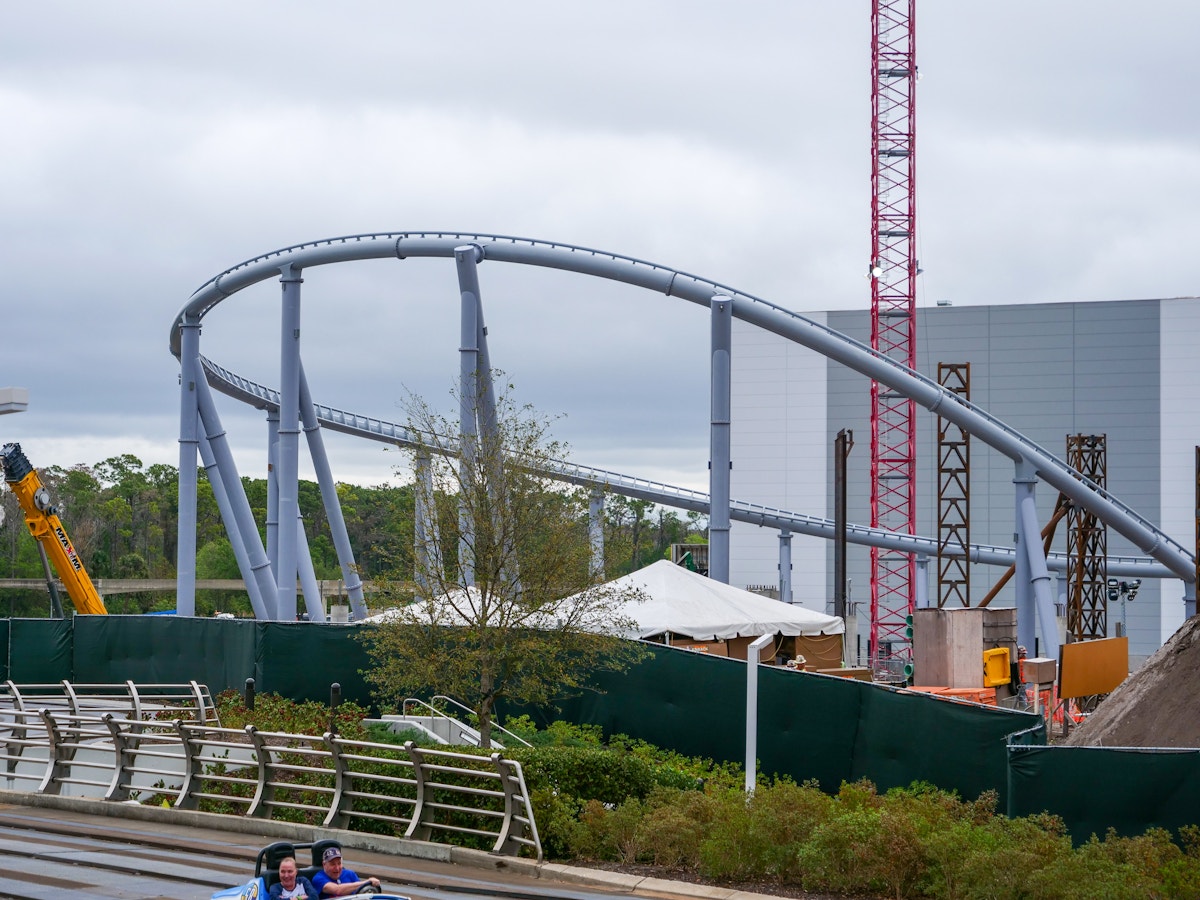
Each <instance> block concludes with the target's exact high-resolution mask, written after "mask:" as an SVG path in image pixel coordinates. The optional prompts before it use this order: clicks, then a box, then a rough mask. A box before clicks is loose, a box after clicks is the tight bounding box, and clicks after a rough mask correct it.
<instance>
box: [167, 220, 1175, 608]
mask: <svg viewBox="0 0 1200 900" xmlns="http://www.w3.org/2000/svg"><path fill="white" fill-rule="evenodd" d="M464 244H474V245H475V246H477V247H478V248H479V249H478V255H479V257H480V258H481V259H482V260H487V261H495V262H508V263H515V264H520V265H532V266H542V267H547V268H553V269H559V270H563V271H570V272H576V273H579V274H584V275H590V276H594V277H600V278H606V279H609V280H613V281H619V282H622V283H625V284H630V285H634V286H638V287H643V288H647V289H649V290H653V291H656V292H658V293H662V294H666V295H667V296H672V297H679V298H681V299H684V300H687V301H689V302H692V303H696V304H698V305H701V306H704V307H706V308H707V307H708V306H709V303H710V301H711V300H712V298H713V297H714V296H717V295H720V296H727V297H731V298H733V301H734V302H733V316H734V317H735V318H738V319H741V320H742V321H744V322H748V323H750V324H753V325H756V326H758V327H761V328H765V329H766V330H768V331H771V332H773V333H775V334H778V335H780V336H782V337H784V338H787V339H788V340H791V341H793V342H795V343H799V344H802V345H804V346H806V347H809V348H810V349H813V350H815V351H817V352H818V353H821V354H822V355H823V356H825V357H827V358H829V359H833V360H835V361H837V362H840V363H842V364H844V365H846V366H848V367H849V368H852V369H854V370H855V371H858V372H860V373H862V374H863V375H865V376H867V377H868V378H871V379H872V380H875V381H878V382H880V383H883V384H886V385H888V386H889V387H891V388H892V389H894V390H896V391H898V392H900V393H901V394H903V395H904V396H907V397H910V398H911V399H913V400H914V401H915V402H917V403H920V404H921V405H922V406H923V407H925V408H926V409H928V410H929V411H931V412H934V413H936V414H937V415H939V416H942V417H944V418H946V419H948V420H950V421H952V422H954V423H955V424H957V425H959V426H960V427H961V428H963V430H965V431H967V432H968V433H970V434H972V435H974V436H975V437H977V438H979V439H980V440H982V441H984V442H985V443H987V444H988V445H989V446H991V447H993V448H994V449H996V450H998V451H999V452H1001V453H1003V454H1004V455H1006V456H1008V457H1009V458H1010V459H1012V460H1013V461H1014V462H1015V463H1017V464H1020V465H1024V466H1026V467H1028V468H1029V469H1030V470H1031V471H1033V472H1035V473H1036V474H1037V476H1038V477H1039V478H1041V479H1042V480H1043V481H1045V482H1047V483H1048V484H1049V485H1050V486H1051V487H1053V488H1055V489H1057V490H1058V491H1060V492H1062V493H1063V494H1065V495H1066V496H1068V497H1070V498H1071V499H1072V500H1073V501H1075V502H1076V503H1077V504H1078V505H1079V506H1081V507H1083V508H1085V509H1088V510H1089V511H1091V512H1092V513H1094V514H1095V515H1096V516H1097V517H1098V518H1099V519H1100V520H1102V521H1103V522H1105V523H1106V524H1107V525H1108V526H1110V527H1112V528H1113V529H1114V530H1116V531H1117V532H1119V533H1120V534H1122V535H1124V536H1125V537H1126V538H1128V539H1129V540H1130V541H1132V542H1133V543H1134V545H1135V546H1137V547H1139V548H1141V549H1142V551H1143V552H1144V553H1146V554H1147V555H1149V556H1151V557H1153V558H1154V559H1155V560H1157V561H1158V562H1159V563H1161V564H1162V565H1163V566H1164V567H1165V568H1166V569H1167V570H1168V571H1169V572H1170V573H1171V574H1173V575H1174V576H1175V577H1178V578H1179V579H1181V580H1182V581H1183V582H1184V583H1185V585H1186V586H1187V588H1188V593H1189V595H1192V596H1193V597H1194V583H1195V578H1196V576H1195V561H1194V559H1193V556H1192V553H1191V551H1190V550H1189V549H1187V548H1186V547H1184V546H1183V545H1181V544H1179V543H1178V542H1176V541H1174V540H1173V539H1172V538H1171V537H1170V536H1169V535H1167V534H1165V533H1164V532H1163V531H1161V530H1160V529H1159V528H1158V527H1157V526H1156V525H1154V524H1153V523H1152V522H1150V521H1149V520H1147V519H1146V518H1144V517H1143V516H1141V515H1140V514H1139V513H1137V512H1136V511H1135V510H1133V509H1132V508H1130V507H1128V506H1126V505H1125V504H1124V503H1122V502H1121V501H1120V500H1119V499H1118V498H1117V497H1115V496H1114V495H1112V494H1110V493H1108V492H1107V491H1106V490H1104V489H1103V488H1101V487H1100V486H1098V485H1096V484H1095V483H1093V482H1091V481H1089V480H1088V479H1086V478H1082V477H1081V476H1080V475H1079V474H1078V473H1077V472H1075V471H1074V470H1073V469H1072V468H1071V467H1070V466H1069V465H1067V463H1065V462H1064V461H1063V460H1061V459H1059V458H1058V457H1056V456H1054V455H1053V454H1052V453H1050V452H1048V451H1047V450H1045V449H1044V448H1042V447H1041V446H1039V445H1038V444H1036V443H1035V442H1033V441H1032V440H1030V439H1029V438H1027V437H1025V436H1024V435H1022V434H1021V433H1019V432H1018V431H1016V430H1015V429H1013V428H1011V427H1010V426H1008V425H1007V424H1005V423H1004V422H1002V421H1001V420H999V419H997V418H996V417H994V416H992V415H991V414H990V413H988V412H986V411H985V410H983V409H981V408H979V407H977V406H975V405H974V404H972V403H970V402H968V401H966V400H964V399H963V398H962V397H960V396H958V395H956V394H954V393H953V392H951V391H948V390H946V389H944V388H943V387H942V386H941V385H939V384H937V383H936V382H935V381H933V380H932V379H930V378H927V377H926V376H924V375H921V374H920V373H919V372H915V371H913V370H911V369H908V368H907V367H905V366H903V365H902V364H900V363H898V362H896V361H894V360H892V359H889V358H888V357H886V356H884V355H883V354H880V353H878V352H876V351H874V350H872V349H871V348H870V347H868V346H866V345H864V344H862V343H860V342H858V341H855V340H853V339H851V338H849V337H847V336H846V335H844V334H841V333H839V332H836V331H834V330H832V329H830V328H828V327H826V326H824V325H820V324H818V323H816V322H814V321H812V320H811V319H807V318H805V317H804V316H801V315H799V314H798V313H794V312H792V311H790V310H787V309H785V308H783V307H780V306H777V305H776V304H773V303H770V302H768V301H766V300H763V299H761V298H759V297H755V296H753V295H751V294H746V293H744V292H741V291H738V290H736V289H734V288H731V287H729V286H727V285H723V284H720V283H719V282H715V281H711V280H709V279H705V278H700V277H697V276H695V275H691V274H688V273H686V272H681V271H678V270H675V269H671V268H668V267H665V266H660V265H657V264H654V263H649V262H646V261H644V260H639V259H634V258H632V257H626V256H619V255H616V254H611V253H605V252H601V251H597V250H592V249H589V248H585V247H578V246H572V245H569V244H559V243H550V242H543V241H535V240H529V239H526V238H518V237H511V236H501V235H488V234H474V233H467V232H445V231H443V232H389V233H382V234H363V235H348V236H344V237H338V238H330V239H327V240H323V241H315V242H311V243H306V244H298V245H295V246H292V247H286V248H283V249H281V250H277V251H274V252H271V253H268V254H264V255H262V256H257V257H254V258H253V259H250V260H247V261H246V262H244V263H241V264H239V265H237V266H234V267H232V268H230V269H227V270H226V271H224V272H222V273H220V274H219V275H217V276H215V277H213V278H211V279H210V280H209V281H207V282H205V283H204V284H203V285H201V287H200V288H199V289H198V290H197V291H196V292H195V293H193V295H192V296H191V298H190V299H189V300H188V302H187V303H186V304H185V306H184V307H183V309H182V310H181V311H180V312H179V314H178V315H177V316H176V319H175V321H174V323H173V324H172V326H171V333H170V346H171V350H172V352H173V353H174V354H175V355H176V356H177V357H178V356H180V352H181V333H182V332H181V329H182V327H183V326H184V325H185V323H190V324H192V325H195V324H197V323H199V321H200V320H201V319H202V318H203V316H204V315H205V314H206V313H207V312H208V311H209V310H211V309H212V308H213V307H215V306H216V305H217V304H219V303H221V302H222V301H223V300H225V299H226V298H228V297H230V296H232V295H233V294H235V293H236V292H238V291H240V290H242V289H243V288H246V287H249V286H250V285H253V284H256V283H258V282H261V281H264V280H266V279H268V278H272V277H275V276H276V275H279V274H281V272H282V271H287V272H288V273H294V272H298V271H302V270H303V269H304V268H308V267H311V266H319V265H329V264H332V263H338V262H348V261H353V260H366V259H383V258H394V259H398V260H404V259H407V258H410V257H441V258H450V257H453V256H454V251H455V249H456V248H458V247H461V246H463V245H464ZM214 386H216V385H214ZM357 418H364V417H357ZM331 427H332V426H331ZM684 508H691V507H687V506H685V507H684ZM761 516H762V519H761V521H762V524H764V525H770V526H771V527H793V525H792V524H787V525H783V524H778V525H777V524H776V522H775V520H774V516H773V514H771V513H768V512H766V510H765V509H764V510H763V511H762V513H761ZM818 521H823V520H818ZM791 522H792V523H794V522H795V519H792V520H791ZM818 530H819V531H820V530H821V529H818ZM821 536H829V535H827V534H825V533H824V532H823V531H822V533H821ZM860 536H861V533H856V536H855V537H856V539H857V538H858V537H860ZM902 543H903V544H904V546H901V547H899V548H897V549H902V550H904V549H908V550H910V551H911V552H928V551H925V550H920V549H918V548H917V546H915V544H909V543H906V542H903V541H902ZM972 552H974V550H973V551H972ZM1008 553H1009V554H1011V553H1012V551H1011V550H1009V551H1008ZM980 561H981V562H984V561H988V560H986V559H983V558H981V559H980ZM1114 571H1116V570H1114ZM1130 574H1133V572H1132V571H1131V572H1130ZM1157 574H1161V573H1157Z"/></svg>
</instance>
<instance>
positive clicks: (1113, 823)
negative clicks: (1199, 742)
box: [1001, 746, 1200, 843]
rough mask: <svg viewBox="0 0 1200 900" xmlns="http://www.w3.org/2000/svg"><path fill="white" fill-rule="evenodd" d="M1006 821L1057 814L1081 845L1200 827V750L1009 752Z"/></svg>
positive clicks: (1016, 749)
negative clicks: (1112, 833) (1110, 836)
mask: <svg viewBox="0 0 1200 900" xmlns="http://www.w3.org/2000/svg"><path fill="white" fill-rule="evenodd" d="M1009 782H1010V784H1009V792H1008V804H1007V807H1004V806H1002V807H1001V808H1002V809H1005V808H1007V812H1008V815H1009V816H1027V815H1032V814H1034V813H1040V812H1046V811H1048V812H1052V813H1054V814H1055V815H1059V816H1062V818H1063V820H1064V821H1065V822H1066V823H1067V828H1068V829H1069V830H1070V832H1071V837H1072V839H1073V840H1075V841H1076V842H1077V843H1078V842H1082V841H1086V840H1087V839H1088V838H1089V837H1091V835H1093V834H1095V835H1097V836H1099V837H1103V836H1104V834H1105V833H1106V832H1107V831H1108V829H1109V828H1115V829H1116V831H1117V833H1118V834H1122V835H1126V836H1130V837H1132V836H1135V835H1139V834H1142V833H1143V832H1145V830H1146V829H1147V828H1151V827H1159V828H1167V829H1171V830H1172V831H1175V830H1177V829H1178V828H1179V827H1180V826H1181V825H1200V750H1150V749H1140V748H1139V749H1134V748H1125V749H1120V748H1109V747H1018V746H1013V747H1011V748H1009Z"/></svg>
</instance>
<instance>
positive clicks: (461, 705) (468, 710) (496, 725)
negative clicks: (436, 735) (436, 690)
mask: <svg viewBox="0 0 1200 900" xmlns="http://www.w3.org/2000/svg"><path fill="white" fill-rule="evenodd" d="M429 699H430V702H432V701H434V700H444V701H446V702H447V703H449V704H450V705H451V706H457V707H458V708H459V709H461V710H462V711H463V712H465V713H467V715H471V716H473V715H475V710H473V709H471V707H469V706H467V704H465V703H463V702H462V701H460V700H455V699H454V698H453V697H447V696H446V695H445V694H434V695H433V696H432V697H430V698H429ZM492 728H494V729H495V730H496V731H499V732H502V733H504V734H507V735H508V736H509V737H510V738H512V739H513V740H515V741H519V742H521V743H522V744H524V745H525V746H526V747H532V746H533V744H531V743H529V741H527V740H525V738H523V737H521V736H520V735H517V734H513V733H512V732H511V731H509V730H508V729H507V728H505V727H504V726H503V725H501V724H500V723H499V722H493V723H492Z"/></svg>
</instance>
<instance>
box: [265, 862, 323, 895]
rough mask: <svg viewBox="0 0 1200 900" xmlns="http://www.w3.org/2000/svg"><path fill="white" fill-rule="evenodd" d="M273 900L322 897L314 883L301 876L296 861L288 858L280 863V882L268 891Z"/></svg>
mask: <svg viewBox="0 0 1200 900" xmlns="http://www.w3.org/2000/svg"><path fill="white" fill-rule="evenodd" d="M268 893H269V894H270V895H271V900H317V898H318V897H320V896H321V895H320V894H319V893H318V892H317V889H316V888H315V887H313V883H312V882H311V881H309V880H308V879H307V878H305V877H304V876H303V875H300V874H299V872H298V870H297V868H296V860H295V859H294V858H293V857H291V856H286V857H284V858H283V859H281V860H280V861H279V881H277V882H276V883H275V884H273V885H271V890H270V891H268Z"/></svg>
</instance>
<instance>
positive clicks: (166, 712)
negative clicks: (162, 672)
mask: <svg viewBox="0 0 1200 900" xmlns="http://www.w3.org/2000/svg"><path fill="white" fill-rule="evenodd" d="M8 709H14V710H17V711H23V712H29V711H36V710H39V709H51V710H53V709H65V710H67V711H68V712H71V713H77V714H83V713H88V714H91V715H96V716H102V715H104V714H105V713H112V714H113V715H115V716H120V717H122V718H127V719H137V720H141V719H162V718H165V719H168V720H173V719H180V720H183V721H185V722H197V723H199V724H200V725H205V724H207V723H209V722H213V723H216V724H217V725H220V724H221V723H220V721H219V720H218V718H217V707H216V704H215V703H213V698H212V694H210V693H209V691H208V687H207V686H205V685H202V684H198V683H197V682H195V681H189V682H188V683H187V684H134V683H133V682H132V681H126V682H125V683H124V684H72V683H71V682H70V681H59V682H56V683H54V684H21V685H18V684H15V683H13V682H12V681H5V682H3V683H0V716H2V715H3V713H4V711H5V710H8Z"/></svg>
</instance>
